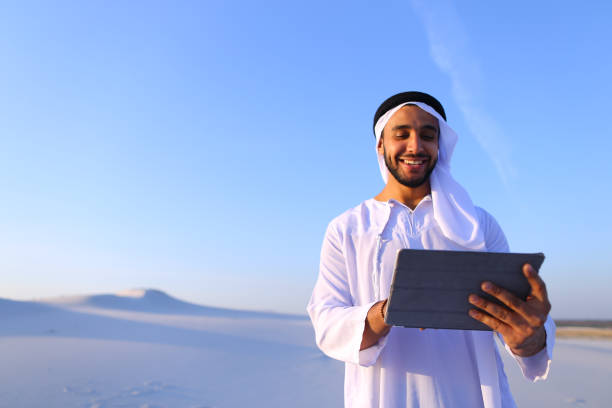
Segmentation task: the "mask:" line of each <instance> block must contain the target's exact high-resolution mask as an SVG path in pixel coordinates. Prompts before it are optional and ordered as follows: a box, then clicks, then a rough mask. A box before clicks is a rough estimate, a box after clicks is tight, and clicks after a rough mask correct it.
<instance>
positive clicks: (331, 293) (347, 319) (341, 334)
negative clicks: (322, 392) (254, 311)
mask: <svg viewBox="0 0 612 408" xmlns="http://www.w3.org/2000/svg"><path fill="white" fill-rule="evenodd" d="M341 248H342V245H341V237H340V234H339V232H338V231H337V230H336V229H335V228H334V226H333V223H332V224H330V226H329V227H328V228H327V232H326V233H325V239H324V241H323V247H322V249H321V263H320V268H319V277H318V279H317V282H316V284H315V287H314V290H313V292H312V296H311V298H310V301H309V302H308V306H307V308H306V309H307V311H308V315H309V316H310V319H311V321H312V325H313V327H314V331H315V338H316V343H317V346H318V347H319V348H320V349H321V351H323V352H324V353H325V354H326V355H328V356H330V357H332V358H334V359H337V360H341V361H344V362H347V363H354V364H360V365H363V366H370V365H373V364H374V363H375V362H376V360H377V359H378V355H379V354H380V351H381V350H382V348H383V347H384V344H385V343H386V336H385V337H383V338H382V339H380V340H379V342H378V344H376V345H374V346H372V347H369V348H368V349H365V350H362V351H360V350H359V348H360V346H361V340H362V337H363V331H364V328H365V320H366V316H367V314H368V311H369V310H370V308H371V307H372V305H373V304H374V303H376V302H371V303H367V304H364V305H357V306H355V305H353V301H352V296H351V293H350V287H349V277H348V273H347V267H346V264H347V263H346V258H345V255H344V254H343V252H342V249H341Z"/></svg>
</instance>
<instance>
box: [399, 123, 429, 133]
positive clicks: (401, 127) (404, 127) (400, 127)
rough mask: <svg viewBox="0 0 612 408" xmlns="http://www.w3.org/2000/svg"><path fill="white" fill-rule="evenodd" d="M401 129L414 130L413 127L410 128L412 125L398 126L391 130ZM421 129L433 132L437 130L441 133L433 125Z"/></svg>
mask: <svg viewBox="0 0 612 408" xmlns="http://www.w3.org/2000/svg"><path fill="white" fill-rule="evenodd" d="M400 129H412V126H410V125H397V126H394V127H393V128H392V129H391V130H400ZM421 129H431V130H435V131H436V132H438V133H439V132H440V130H439V129H438V128H437V127H435V126H433V125H423V126H421Z"/></svg>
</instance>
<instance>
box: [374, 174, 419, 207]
mask: <svg viewBox="0 0 612 408" xmlns="http://www.w3.org/2000/svg"><path fill="white" fill-rule="evenodd" d="M430 192H431V185H430V184H429V180H427V181H426V182H424V183H423V184H421V185H420V186H418V187H406V186H405V185H403V184H400V183H399V182H398V181H397V180H395V178H394V177H393V176H392V175H390V174H389V181H388V182H387V185H386V186H385V188H383V190H382V191H381V192H380V194H378V195H377V196H376V197H374V199H375V200H377V201H389V200H391V199H393V200H396V201H399V202H400V203H402V204H404V205H406V206H408V207H409V208H410V209H411V210H414V209H415V208H416V206H417V205H418V204H419V203H420V202H421V200H422V199H423V197H425V196H426V195H427V194H429V193H430Z"/></svg>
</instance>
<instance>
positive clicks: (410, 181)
mask: <svg viewBox="0 0 612 408" xmlns="http://www.w3.org/2000/svg"><path fill="white" fill-rule="evenodd" d="M383 149H384V147H383ZM404 157H405V158H412V159H429V160H431V157H429V156H427V155H418V154H415V155H409V156H404ZM384 158H385V165H386V166H387V170H389V173H391V175H392V176H393V177H395V179H396V180H397V181H398V182H399V183H400V184H401V185H403V186H406V187H410V188H416V187H419V186H421V185H423V183H425V182H426V181H427V180H429V176H430V175H431V172H432V171H433V170H434V168H435V167H436V164H437V163H438V159H437V158H436V160H434V161H433V162H430V165H429V167H428V168H427V170H426V171H425V174H423V176H422V177H419V178H408V177H405V176H403V175H401V174H400V172H399V165H398V164H397V163H399V159H398V158H397V157H396V158H395V163H396V164H393V162H392V161H391V156H390V155H388V154H387V150H384Z"/></svg>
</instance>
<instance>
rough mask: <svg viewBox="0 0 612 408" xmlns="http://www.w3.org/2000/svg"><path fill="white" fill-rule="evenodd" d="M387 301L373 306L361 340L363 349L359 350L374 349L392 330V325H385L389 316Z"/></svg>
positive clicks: (367, 317)
mask: <svg viewBox="0 0 612 408" xmlns="http://www.w3.org/2000/svg"><path fill="white" fill-rule="evenodd" d="M387 305H388V303H387V299H385V300H381V301H380V302H376V303H374V304H373V305H372V307H371V308H370V310H369V311H368V315H367V316H366V321H365V327H364V329H363V337H362V338H361V347H360V348H359V350H360V351H361V350H365V349H367V348H370V347H372V346H373V345H375V344H376V343H378V340H380V338H381V337H384V336H386V335H387V333H389V330H391V327H392V326H391V325H388V324H387V323H385V316H386V314H387Z"/></svg>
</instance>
